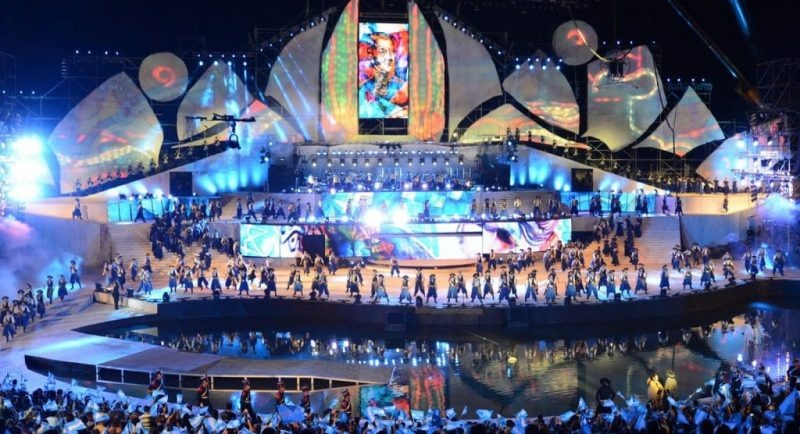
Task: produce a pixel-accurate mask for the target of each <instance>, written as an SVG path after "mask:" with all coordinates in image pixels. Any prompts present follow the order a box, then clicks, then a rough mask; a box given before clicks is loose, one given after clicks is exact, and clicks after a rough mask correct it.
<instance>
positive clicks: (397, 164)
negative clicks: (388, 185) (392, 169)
mask: <svg viewBox="0 0 800 434" xmlns="http://www.w3.org/2000/svg"><path fill="white" fill-rule="evenodd" d="M394 165H395V166H399V165H400V159H399V158H395V159H394Z"/></svg>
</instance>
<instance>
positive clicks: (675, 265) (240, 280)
mask: <svg viewBox="0 0 800 434" xmlns="http://www.w3.org/2000/svg"><path fill="white" fill-rule="evenodd" d="M612 205H613V204H612ZM617 206H618V205H617ZM182 215H183V214H181V213H175V214H173V215H172V216H171V217H170V218H159V219H158V220H157V221H156V222H155V223H154V224H153V228H152V230H151V241H152V244H153V245H152V247H153V258H154V259H160V258H163V253H164V252H163V250H162V249H163V248H164V247H166V248H167V249H168V250H170V251H173V252H174V253H176V255H177V259H176V261H175V264H174V266H173V267H172V268H171V269H170V271H169V272H168V285H167V286H168V289H169V291H168V292H169V293H170V294H175V293H180V292H182V293H194V291H195V289H197V290H209V291H210V292H211V294H212V295H214V296H216V297H219V296H221V295H222V294H223V293H224V292H225V291H234V292H237V293H238V294H239V295H251V291H253V292H258V294H259V295H260V294H263V295H265V296H266V297H273V296H280V295H283V294H284V293H279V290H281V291H288V292H289V294H290V295H291V296H293V297H306V296H310V297H312V298H313V299H326V298H330V286H329V282H328V278H329V276H332V275H336V273H337V271H339V268H340V266H343V267H344V268H345V269H346V270H345V273H346V279H345V289H346V293H347V295H348V296H349V297H353V298H355V299H356V301H357V302H361V300H362V298H364V299H365V300H364V301H365V302H366V301H371V302H373V303H378V302H386V303H390V302H391V301H392V298H394V297H395V295H394V294H396V297H397V301H398V302H399V303H400V304H404V303H405V304H417V305H421V304H423V303H425V304H428V303H431V302H432V303H434V304H436V303H439V300H440V298H441V299H443V300H444V301H446V302H447V303H448V304H449V303H470V304H483V302H484V301H486V300H487V299H491V300H492V302H493V303H502V302H504V301H505V302H506V303H508V304H516V303H517V302H522V303H539V302H540V301H544V302H546V303H554V302H556V299H557V297H558V296H559V295H563V297H564V302H565V303H571V302H572V301H574V300H575V299H576V298H578V297H584V298H586V299H590V298H592V297H594V298H595V299H600V298H601V294H602V292H603V291H604V292H605V294H606V295H605V299H614V300H622V299H627V298H635V297H636V296H637V294H638V293H639V292H642V293H644V294H649V293H650V288H648V283H647V277H648V270H647V269H646V268H645V265H644V264H642V263H641V262H640V260H639V251H638V248H637V247H636V243H635V240H636V238H638V237H640V236H641V235H642V221H643V220H642V217H641V216H640V215H639V216H636V217H633V218H632V217H631V216H626V217H624V218H622V217H621V216H619V215H618V213H613V214H609V215H608V216H607V217H598V220H597V222H596V224H595V225H594V227H593V232H592V239H591V240H587V241H592V242H594V243H595V247H594V249H593V250H591V251H587V244H584V242H582V241H574V242H570V243H567V244H564V243H561V242H558V243H556V244H554V245H553V246H551V248H550V249H548V250H547V251H545V252H544V253H543V255H542V256H541V261H542V263H543V265H544V270H545V273H546V274H544V275H540V274H538V273H539V272H537V269H535V268H534V265H535V264H536V262H537V261H538V260H539V256H538V254H537V255H535V254H534V252H533V251H531V249H527V250H518V251H514V252H511V253H509V254H503V255H499V254H496V253H495V252H494V251H490V252H489V253H488V254H477V255H476V259H475V265H474V267H475V268H474V271H473V273H471V275H470V274H469V273H468V274H466V275H465V274H464V271H458V272H454V273H450V275H449V276H448V277H446V279H447V281H446V282H439V281H438V279H440V278H441V276H437V273H429V274H427V275H426V274H425V272H424V271H423V270H422V269H417V270H416V271H415V272H414V273H411V275H402V276H401V271H400V266H399V261H398V260H397V259H396V258H392V260H391V269H390V273H389V276H391V277H394V276H398V277H401V278H402V279H401V283H400V287H399V288H388V287H387V280H388V279H387V278H386V276H384V275H383V274H382V273H378V272H377V270H372V271H371V275H369V274H370V270H369V269H368V268H367V266H366V264H365V263H364V262H363V261H356V262H354V263H353V262H349V261H341V260H340V259H339V258H337V257H336V256H335V255H334V254H333V253H332V252H328V255H326V256H324V257H323V256H312V255H310V254H309V253H308V252H305V253H304V254H303V255H302V257H300V258H298V262H297V264H293V265H291V266H290V270H289V276H288V279H286V281H285V283H284V282H280V283H279V282H278V277H277V273H276V270H275V268H274V267H273V265H272V260H271V259H270V258H266V259H265V260H263V262H261V261H259V263H258V264H257V263H256V262H255V261H254V260H252V259H251V260H247V259H246V258H244V257H242V256H241V254H240V253H239V252H238V243H237V242H236V241H234V240H233V239H232V238H227V237H223V236H220V234H219V232H218V231H214V233H213V235H212V232H211V230H210V228H209V226H208V224H207V220H204V219H202V218H198V219H195V220H193V221H188V220H187V221H183V220H182V218H181V216H182ZM198 217H200V216H198ZM195 242H197V243H199V244H200V246H201V248H200V252H199V253H198V254H196V255H195V257H194V258H193V259H192V260H187V259H186V256H185V250H184V249H185V247H186V246H191V245H192V244H193V243H195ZM620 244H622V245H621V246H620ZM213 250H216V251H217V252H219V253H222V254H224V255H226V256H227V257H228V261H227V264H226V267H225V269H222V270H219V269H217V268H216V267H214V266H212V260H211V258H212V251H213ZM765 256H766V251H765V249H760V250H759V251H758V252H756V253H755V254H752V255H751V254H749V253H748V254H747V255H745V261H746V264H745V267H744V270H745V271H746V272H747V274H750V275H751V277H753V278H754V277H755V275H756V274H758V273H759V272H763V271H764V267H765V266H766V258H765ZM623 262H625V264H623ZM785 262H786V257H785V254H784V253H783V252H781V251H777V252H776V253H775V255H774V256H773V258H772V264H773V272H774V274H777V273H780V274H782V273H783V268H784V264H785ZM670 265H671V271H670V267H669V266H670ZM722 267H723V277H724V278H725V279H727V280H728V281H729V283H733V282H734V280H735V267H734V263H733V258H732V257H731V255H730V254H729V253H726V254H725V255H724V256H723V258H722ZM126 270H127V271H128V276H130V279H131V280H132V281H133V282H138V291H139V292H141V293H144V294H145V295H150V293H151V292H152V289H153V286H152V280H153V276H152V262H151V257H150V255H149V254H148V255H147V256H146V257H145V258H144V263H143V264H142V265H141V266H140V265H139V264H138V262H137V260H136V259H133V260H132V261H131V262H130V264H128V265H126V264H125V263H124V262H123V259H122V257H118V258H116V260H115V261H110V262H108V263H106V264H105V265H104V267H103V276H104V277H105V279H106V282H105V284H106V287H107V288H109V289H111V290H112V291H114V292H115V293H116V292H117V291H121V290H122V288H124V287H125V284H126ZM696 270H697V271H699V275H700V283H699V288H704V289H708V288H710V286H711V285H712V284H714V283H715V282H716V276H715V273H714V271H715V270H714V263H713V262H712V261H711V252H710V250H709V248H708V247H703V248H701V247H700V246H699V245H696V244H695V245H693V246H692V247H691V248H690V249H687V250H686V251H683V250H681V248H680V247H679V246H676V247H675V249H674V250H673V251H672V253H671V261H670V263H668V264H664V265H663V267H662V268H661V270H659V279H658V281H659V286H658V291H659V294H660V295H662V296H665V295H667V291H669V290H670V289H671V287H670V280H669V279H670V276H671V273H679V274H681V275H682V276H683V277H684V280H683V287H684V288H685V289H690V290H693V289H695V287H694V282H693V280H694V273H695V272H696ZM137 279H138V280H137ZM367 288H368V289H369V293H367V292H366V289H367ZM699 288H698V289H699ZM261 291H263V293H262V292H261ZM395 291H397V292H395ZM390 293H393V294H392V296H391V297H390ZM367 294H368V296H369V299H367Z"/></svg>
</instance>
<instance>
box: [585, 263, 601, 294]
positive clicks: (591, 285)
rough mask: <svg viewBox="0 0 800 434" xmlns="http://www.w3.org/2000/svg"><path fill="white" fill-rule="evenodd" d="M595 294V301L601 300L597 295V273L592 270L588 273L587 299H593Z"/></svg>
mask: <svg viewBox="0 0 800 434" xmlns="http://www.w3.org/2000/svg"><path fill="white" fill-rule="evenodd" d="M593 294H594V299H595V300H600V297H599V296H598V295H597V285H596V284H595V273H594V271H592V270H587V271H586V299H587V300H588V299H590V298H592V295H593Z"/></svg>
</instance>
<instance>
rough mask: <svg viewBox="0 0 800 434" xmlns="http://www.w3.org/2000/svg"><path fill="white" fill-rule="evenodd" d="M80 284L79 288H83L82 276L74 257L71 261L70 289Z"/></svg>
mask: <svg viewBox="0 0 800 434" xmlns="http://www.w3.org/2000/svg"><path fill="white" fill-rule="evenodd" d="M76 283H77V284H78V289H81V288H83V286H82V285H81V278H80V276H79V275H78V264H76V263H75V260H74V259H72V260H70V261H69V289H70V290H72V289H75V284H76Z"/></svg>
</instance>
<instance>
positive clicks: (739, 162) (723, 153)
mask: <svg viewBox="0 0 800 434" xmlns="http://www.w3.org/2000/svg"><path fill="white" fill-rule="evenodd" d="M745 146H746V144H745V142H744V141H743V139H742V137H741V136H740V135H738V134H737V135H735V136H733V137H731V138H729V139H727V140H725V141H724V142H722V143H721V144H720V145H719V146H718V147H717V149H715V150H714V152H712V153H711V155H709V156H708V157H706V159H705V160H703V162H702V163H701V164H700V167H698V168H697V170H696V172H697V174H698V175H700V176H702V177H703V178H705V179H707V180H708V181H713V180H714V179H717V180H719V181H720V182H722V180H724V179H728V180H733V179H735V178H736V175H735V174H734V172H733V171H734V169H745V168H747V161H746V156H747V155H746V149H745Z"/></svg>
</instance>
